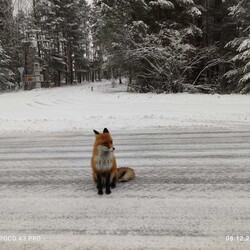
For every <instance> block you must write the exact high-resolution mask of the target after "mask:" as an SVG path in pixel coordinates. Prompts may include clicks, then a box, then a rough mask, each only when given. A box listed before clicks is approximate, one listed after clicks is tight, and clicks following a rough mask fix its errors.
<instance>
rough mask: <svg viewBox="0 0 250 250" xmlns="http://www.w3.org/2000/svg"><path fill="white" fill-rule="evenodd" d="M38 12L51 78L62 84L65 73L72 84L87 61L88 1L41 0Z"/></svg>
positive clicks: (43, 46) (47, 67) (45, 57)
mask: <svg viewBox="0 0 250 250" xmlns="http://www.w3.org/2000/svg"><path fill="white" fill-rule="evenodd" d="M36 13H37V17H38V19H39V22H38V23H39V26H40V27H41V39H42V43H43V45H42V46H41V50H42V57H43V59H44V64H45V67H46V69H47V72H48V73H49V74H48V76H49V77H48V78H49V80H50V81H51V82H55V83H56V85H57V86H60V84H61V78H62V74H63V77H64V79H65V81H66V84H67V83H70V84H72V83H73V81H74V80H76V75H77V73H78V72H80V71H81V68H82V67H83V66H84V64H85V63H86V60H85V53H86V47H85V46H86V40H87V39H88V24H87V19H88V5H87V3H86V1H85V0H77V1H73V2H72V1H70V0H43V1H40V2H39V3H38V4H37V6H36ZM77 71H78V72H77ZM79 74H80V73H79ZM78 78H79V76H78ZM80 78H81V77H80Z"/></svg>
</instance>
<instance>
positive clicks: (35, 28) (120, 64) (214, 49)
mask: <svg viewBox="0 0 250 250" xmlns="http://www.w3.org/2000/svg"><path fill="white" fill-rule="evenodd" d="M32 3H33V8H31V9H30V10H29V11H28V12H24V11H22V10H19V11H18V12H17V13H15V14H13V5H12V1H11V0H0V6H1V9H0V90H1V91H6V90H8V89H12V88H19V87H21V86H20V82H21V80H22V79H21V75H20V72H18V70H17V69H18V68H19V67H23V68H24V74H25V75H32V74H33V65H34V63H35V62H38V63H39V64H40V65H41V70H42V74H43V76H44V81H43V85H42V87H53V86H61V85H68V84H74V83H77V82H82V81H96V80H101V79H102V78H117V79H119V81H120V83H122V81H123V80H122V79H124V78H125V79H127V82H128V91H134V92H156V93H163V92H164V93H178V92H189V93H198V92H201V93H243V94H245V93H249V92H250V2H249V1H248V0H205V1H203V0H157V1H150V0H127V1H125V0H117V1H113V0H94V1H93V2H92V4H91V5H89V4H88V3H87V2H86V1H85V0H75V1H72V0H33V2H32ZM26 87H27V86H26Z"/></svg>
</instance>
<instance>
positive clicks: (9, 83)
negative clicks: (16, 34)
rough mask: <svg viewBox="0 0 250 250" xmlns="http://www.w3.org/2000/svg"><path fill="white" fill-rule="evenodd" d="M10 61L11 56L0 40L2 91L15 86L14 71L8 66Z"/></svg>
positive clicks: (0, 84)
mask: <svg viewBox="0 0 250 250" xmlns="http://www.w3.org/2000/svg"><path fill="white" fill-rule="evenodd" d="M9 63H10V57H9V56H8V55H7V53H6V51H5V50H4V49H3V47H2V45H1V41H0V90H2V91H3V90H6V89H8V88H9V87H13V86H14V84H13V81H14V79H13V76H14V73H13V72H12V71H11V70H10V69H9V68H8V66H9Z"/></svg>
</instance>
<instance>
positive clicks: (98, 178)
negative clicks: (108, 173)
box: [97, 174, 103, 195]
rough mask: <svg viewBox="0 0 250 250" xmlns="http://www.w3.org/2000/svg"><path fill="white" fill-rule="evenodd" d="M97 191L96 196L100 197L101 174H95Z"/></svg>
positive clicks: (101, 192)
mask: <svg viewBox="0 0 250 250" xmlns="http://www.w3.org/2000/svg"><path fill="white" fill-rule="evenodd" d="M97 189H98V194H99V195H102V194H103V191H102V176H101V174H97Z"/></svg>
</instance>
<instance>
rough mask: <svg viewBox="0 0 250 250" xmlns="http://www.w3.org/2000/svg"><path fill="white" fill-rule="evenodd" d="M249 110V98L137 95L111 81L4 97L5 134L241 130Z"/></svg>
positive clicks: (1, 120)
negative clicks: (32, 132) (195, 128)
mask: <svg viewBox="0 0 250 250" xmlns="http://www.w3.org/2000/svg"><path fill="white" fill-rule="evenodd" d="M92 86H93V88H94V91H93V92H92V91H91V87H92ZM249 107H250V96H249V95H246V96H243V95H223V96H222V95H202V94H196V95H191V94H168V95H166V94H160V95H157V94H135V93H127V92H126V86H125V85H118V86H116V87H115V88H111V84H110V82H107V81H106V82H99V83H84V84H82V85H77V86H69V87H61V88H54V89H41V90H40V89H39V90H38V89H36V90H32V91H26V92H18V93H5V94H1V95H0V131H1V132H11V131H45V132H46V131H48V132H49V131H72V130H80V131H90V130H92V129H93V128H95V129H101V128H103V127H109V128H112V130H128V129H129V130H131V129H140V128H147V129H148V128H155V127H159V128H160V127H217V128H232V127H233V128H237V127H241V128H242V127H245V126H247V127H248V126H249V124H250V109H249Z"/></svg>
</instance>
